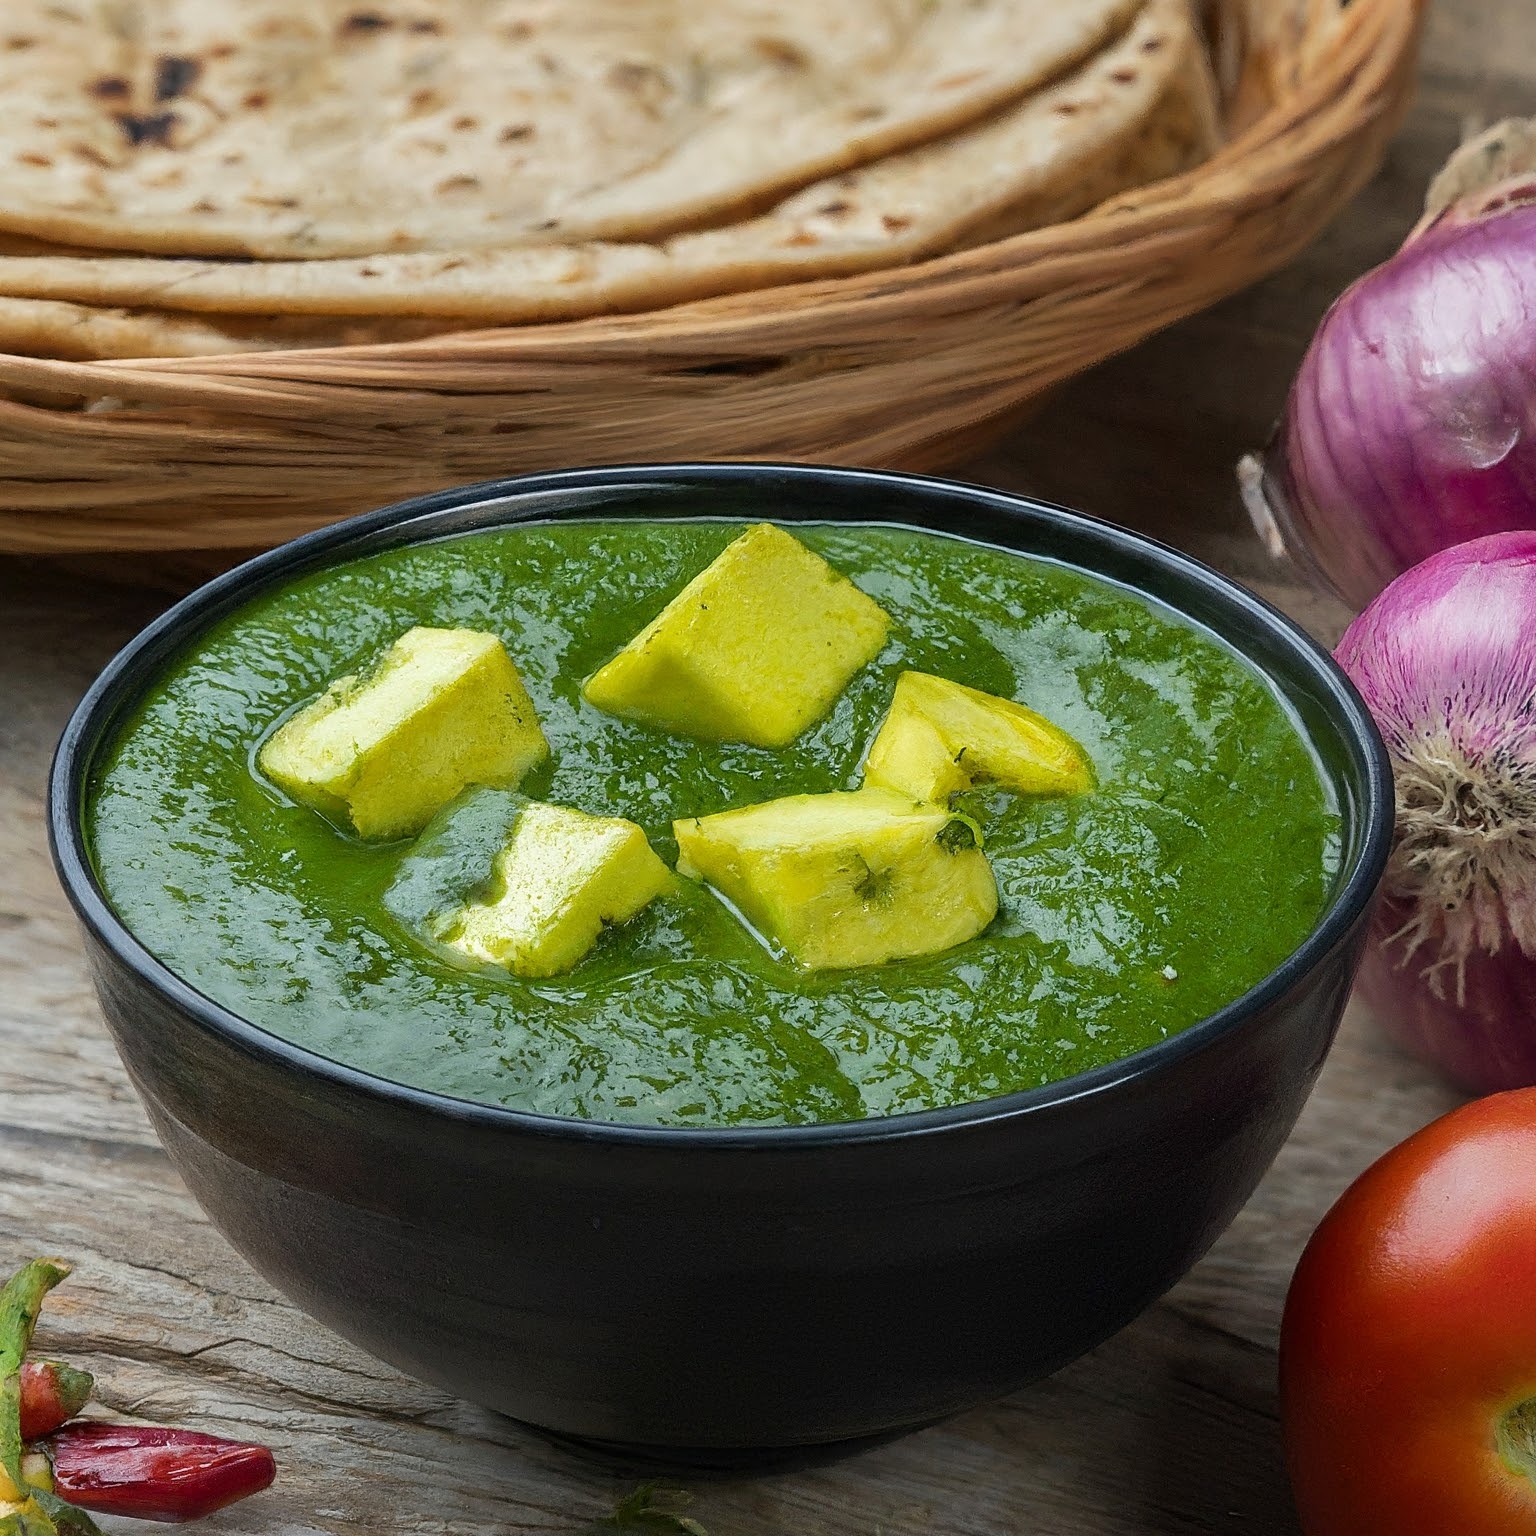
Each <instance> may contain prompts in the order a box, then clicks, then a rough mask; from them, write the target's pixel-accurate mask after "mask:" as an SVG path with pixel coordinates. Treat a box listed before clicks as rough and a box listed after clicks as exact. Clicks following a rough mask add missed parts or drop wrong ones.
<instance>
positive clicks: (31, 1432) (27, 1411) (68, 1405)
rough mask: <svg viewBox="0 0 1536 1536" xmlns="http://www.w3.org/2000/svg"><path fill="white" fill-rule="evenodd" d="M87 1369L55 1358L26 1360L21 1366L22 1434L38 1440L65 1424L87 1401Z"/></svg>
mask: <svg viewBox="0 0 1536 1536" xmlns="http://www.w3.org/2000/svg"><path fill="white" fill-rule="evenodd" d="M95 1385H96V1382H95V1379H94V1378H93V1377H92V1375H91V1373H90V1372H89V1371H77V1370H76V1369H75V1368H74V1366H72V1365H63V1364H61V1363H60V1362H59V1361H57V1360H29V1361H28V1362H27V1363H26V1364H25V1365H24V1366H22V1368H21V1438H22V1439H23V1440H41V1439H42V1438H43V1436H44V1435H51V1434H52V1433H53V1432H54V1430H56V1429H57V1428H58V1427H59V1426H60V1425H61V1424H67V1423H68V1422H69V1421H70V1420H71V1419H72V1418H74V1416H75V1415H76V1414H77V1413H79V1412H80V1410H81V1409H82V1408H84V1407H85V1405H86V1404H87V1403H88V1402H89V1401H90V1398H91V1390H92V1388H94V1387H95Z"/></svg>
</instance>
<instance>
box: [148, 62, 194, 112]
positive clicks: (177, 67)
mask: <svg viewBox="0 0 1536 1536" xmlns="http://www.w3.org/2000/svg"><path fill="white" fill-rule="evenodd" d="M202 72H203V66H202V62H201V60H198V59H192V58H188V57H187V56H186V55H185V54H180V53H162V54H161V55H160V57H159V58H158V59H156V60H155V100H156V101H157V102H158V101H170V100H172V99H173V98H174V97H177V96H183V95H185V94H186V93H187V92H188V91H189V90H191V88H192V87H193V86H194V85H196V84H197V81H198V77H199V76H200V75H201V74H202Z"/></svg>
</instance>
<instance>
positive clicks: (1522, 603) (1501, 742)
mask: <svg viewBox="0 0 1536 1536" xmlns="http://www.w3.org/2000/svg"><path fill="white" fill-rule="evenodd" d="M1336 656H1337V658H1338V661H1339V663H1340V665H1341V666H1342V667H1343V668H1344V670H1345V671H1346V672H1347V673H1348V674H1349V676H1350V677H1351V679H1352V680H1353V681H1354V683H1355V685H1356V687H1357V688H1359V690H1360V692H1361V695H1362V697H1363V698H1364V699H1365V702H1366V704H1367V705H1368V706H1369V708H1370V710H1371V713H1372V715H1373V716H1374V717H1375V720H1376V723H1377V725H1378V726H1379V727H1380V729H1381V733H1382V736H1383V738H1384V739H1385V741H1386V744H1387V750H1388V753H1389V754H1390V756H1391V758H1392V766H1393V773H1394V777H1395V779H1396V785H1397V834H1396V839H1395V842H1394V846H1393V851H1392V856H1391V858H1390V860H1389V861H1388V865H1387V874H1386V879H1385V882H1384V893H1383V900H1382V903H1381V906H1380V907H1379V909H1378V911H1377V915H1376V917H1375V920H1374V924H1373V927H1372V931H1371V936H1370V941H1369V943H1368V945H1367V949H1366V956H1365V959H1364V962H1363V964H1362V968H1361V971H1360V976H1359V980H1358V982H1357V986H1358V988H1359V992H1360V995H1361V996H1362V997H1363V998H1364V1000H1365V1001H1366V1002H1367V1003H1368V1004H1369V1005H1370V1007H1371V1010H1372V1011H1373V1013H1374V1014H1375V1015H1376V1018H1377V1020H1378V1021H1379V1022H1380V1024H1381V1026H1382V1027H1383V1028H1384V1029H1385V1030H1386V1031H1387V1033H1388V1034H1390V1035H1392V1036H1393V1037H1394V1038H1395V1039H1396V1040H1398V1041H1399V1043H1401V1044H1402V1045H1403V1046H1405V1047H1406V1048H1407V1049H1408V1050H1410V1051H1411V1052H1413V1053H1414V1054H1415V1055H1417V1056H1420V1057H1421V1058H1423V1059H1424V1060H1426V1061H1428V1062H1430V1063H1431V1064H1432V1065H1434V1066H1436V1067H1438V1068H1439V1069H1440V1070H1441V1071H1442V1072H1443V1073H1444V1074H1445V1075H1446V1076H1447V1077H1448V1078H1450V1079H1451V1080H1452V1081H1453V1082H1455V1083H1456V1084H1458V1085H1459V1086H1460V1087H1462V1088H1465V1089H1468V1090H1470V1091H1471V1092H1474V1093H1491V1092H1494V1091H1497V1090H1499V1089H1503V1088H1515V1087H1525V1086H1529V1085H1531V1084H1536V531H1521V532H1514V533H1503V534H1493V535H1490V536H1489V537H1486V538H1482V539H1474V540H1472V541H1470V542H1469V543H1467V544H1463V545H1460V546H1457V547H1456V548H1454V549H1450V550H1446V551H1444V552H1442V553H1440V554H1437V555H1434V556H1432V557H1431V558H1430V559H1428V560H1426V561H1424V562H1423V563H1421V564H1420V565H1417V566H1415V567H1414V568H1413V569H1412V570H1410V571H1409V572H1407V573H1406V574H1405V575H1403V576H1400V577H1398V578H1397V579H1396V580H1395V581H1394V582H1393V583H1392V584H1391V585H1390V586H1389V587H1387V589H1386V590H1385V591H1384V592H1383V593H1382V594H1381V595H1380V596H1379V597H1378V598H1377V599H1376V600H1375V601H1374V602H1373V603H1371V605H1370V606H1369V607H1367V608H1366V610H1365V611H1364V612H1363V613H1362V614H1361V615H1360V617H1359V618H1357V619H1356V620H1355V622H1354V623H1353V624H1351V625H1350V627H1349V629H1348V630H1347V631H1346V632H1345V634H1344V638H1343V640H1341V641H1340V643H1339V647H1338V650H1337V652H1336Z"/></svg>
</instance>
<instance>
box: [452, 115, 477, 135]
mask: <svg viewBox="0 0 1536 1536" xmlns="http://www.w3.org/2000/svg"><path fill="white" fill-rule="evenodd" d="M479 126H480V119H479V118H478V117H469V116H467V115H466V116H464V117H456V118H454V120H453V131H454V132H455V133H473V132H474V131H475V129H476V128H478V127H479Z"/></svg>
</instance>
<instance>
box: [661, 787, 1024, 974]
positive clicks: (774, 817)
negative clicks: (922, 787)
mask: <svg viewBox="0 0 1536 1536" xmlns="http://www.w3.org/2000/svg"><path fill="white" fill-rule="evenodd" d="M672 830H673V831H674V832H675V833H676V835H677V845H678V850H679V857H678V861H677V869H678V873H679V874H681V875H686V876H688V877H689V878H691V879H702V880H705V881H707V882H708V883H709V884H710V885H712V886H714V887H715V889H716V890H717V891H719V892H720V893H721V894H722V895H723V896H725V897H727V898H728V899H729V900H730V901H732V902H734V903H735V905H736V907H737V908H738V909H739V910H740V911H741V912H742V913H743V914H744V915H745V916H746V918H747V920H748V921H749V922H750V923H752V924H753V926H754V927H756V928H757V929H758V931H759V932H760V933H761V934H763V935H764V936H766V937H767V938H769V939H771V940H773V941H774V942H776V943H777V944H779V945H781V946H782V947H783V948H784V949H785V950H786V951H787V952H788V953H789V954H790V955H791V956H792V957H793V958H794V959H795V960H797V961H798V962H799V963H800V964H801V965H803V966H805V967H806V968H807V969H810V970H842V969H847V968H849V967H852V966H860V965H878V964H880V963H881V962H882V961H885V960H899V959H905V958H909V957H911V956H914V955H929V954H936V953H938V952H939V951H940V950H945V949H950V948H953V947H954V946H955V945H956V944H963V943H964V942H965V941H966V940H967V939H972V938H975V936H976V935H977V934H978V933H980V932H981V931H982V929H983V928H985V927H986V926H987V924H988V923H990V922H991V921H992V919H993V917H994V916H995V915H996V913H997V882H996V881H995V880H994V879H993V876H992V867H991V865H990V864H988V862H987V859H986V855H985V854H984V853H983V852H982V851H981V836H980V833H979V831H978V830H977V827H976V824H975V823H974V822H973V821H971V820H969V819H968V818H966V817H964V816H957V815H953V814H951V813H950V812H949V811H947V810H944V809H943V808H941V807H939V806H936V805H919V804H916V803H915V802H914V801H913V800H912V798H911V797H910V796H908V795H902V794H898V793H896V792H895V791H893V790H888V789H861V790H856V791H853V792H852V793H841V794H829V795H790V796H788V797H787V798H785V799H782V800H770V801H768V802H767V803H766V804H763V805H750V806H747V807H746V808H745V809H743V810H739V811H724V812H721V813H720V814H718V815H714V816H702V817H694V818H690V819H689V820H686V821H677V822H674V823H673V825H672Z"/></svg>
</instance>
